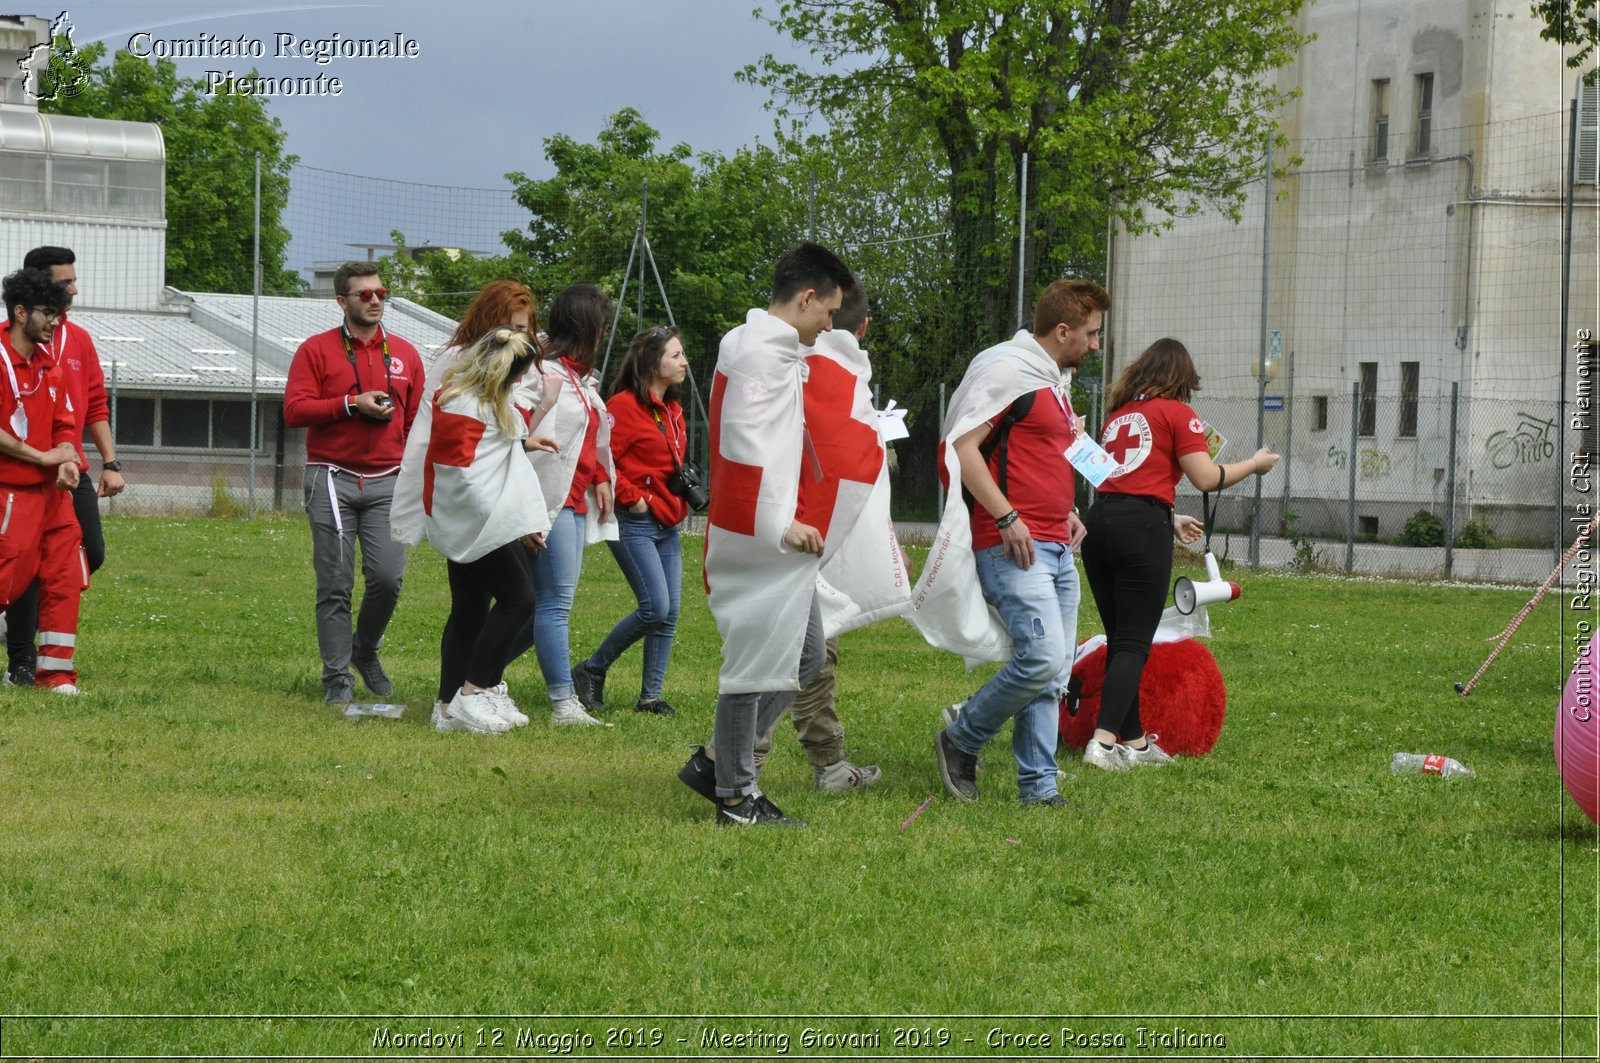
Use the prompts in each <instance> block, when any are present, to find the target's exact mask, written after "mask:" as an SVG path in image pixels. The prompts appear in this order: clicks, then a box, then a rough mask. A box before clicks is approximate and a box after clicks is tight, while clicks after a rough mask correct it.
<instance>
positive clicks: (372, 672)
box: [350, 653, 394, 698]
mask: <svg viewBox="0 0 1600 1063" xmlns="http://www.w3.org/2000/svg"><path fill="white" fill-rule="evenodd" d="M350 667H351V668H354V669H355V670H356V674H357V675H359V676H360V677H361V681H362V682H363V683H365V684H366V685H367V689H368V690H370V691H372V692H373V693H374V694H376V695H378V697H380V698H390V697H393V696H394V682H393V681H392V680H391V679H390V678H389V673H388V672H385V671H384V670H383V662H382V661H380V660H378V655H377V654H376V653H374V654H373V655H372V656H371V657H368V658H366V659H364V660H363V659H362V658H359V657H351V658H350Z"/></svg>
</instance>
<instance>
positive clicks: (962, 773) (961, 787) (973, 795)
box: [933, 731, 978, 801]
mask: <svg viewBox="0 0 1600 1063" xmlns="http://www.w3.org/2000/svg"><path fill="white" fill-rule="evenodd" d="M933 749H934V752H935V753H937V754H938V757H939V778H940V779H942V780H944V788H945V789H946V790H948V791H950V796H951V797H954V798H956V799H957V800H960V801H976V800H977V799H978V758H977V757H975V756H973V755H972V754H971V753H968V752H966V751H965V750H964V749H962V748H961V747H960V746H958V745H956V744H955V743H954V742H951V741H950V738H949V735H948V734H947V733H946V732H944V731H940V732H939V733H938V734H936V735H934V736H933Z"/></svg>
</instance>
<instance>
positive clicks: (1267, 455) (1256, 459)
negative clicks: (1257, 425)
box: [1250, 447, 1278, 476]
mask: <svg viewBox="0 0 1600 1063" xmlns="http://www.w3.org/2000/svg"><path fill="white" fill-rule="evenodd" d="M1250 460H1251V461H1252V462H1253V463H1254V464H1255V467H1256V475H1257V476H1265V475H1266V474H1267V473H1269V472H1271V471H1272V467H1273V466H1274V465H1276V464H1278V455H1276V454H1274V453H1273V452H1272V451H1270V450H1268V449H1267V448H1266V447H1262V448H1261V449H1260V450H1258V451H1256V452H1255V454H1253V455H1252V456H1251V458H1250Z"/></svg>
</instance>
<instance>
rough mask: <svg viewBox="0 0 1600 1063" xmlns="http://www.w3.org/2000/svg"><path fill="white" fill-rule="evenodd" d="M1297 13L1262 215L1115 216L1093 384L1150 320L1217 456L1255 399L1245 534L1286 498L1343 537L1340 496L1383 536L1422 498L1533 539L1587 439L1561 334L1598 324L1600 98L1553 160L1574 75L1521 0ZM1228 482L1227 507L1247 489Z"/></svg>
mask: <svg viewBox="0 0 1600 1063" xmlns="http://www.w3.org/2000/svg"><path fill="white" fill-rule="evenodd" d="M1299 18H1300V29H1301V30H1302V31H1303V32H1305V33H1309V34H1315V35H1316V36H1315V39H1314V40H1312V41H1311V42H1310V43H1309V44H1307V45H1306V46H1305V47H1304V48H1303V49H1302V51H1301V52H1300V54H1299V56H1298V58H1297V59H1296V61H1295V62H1294V63H1293V64H1292V65H1290V66H1288V67H1285V68H1284V69H1282V70H1281V71H1279V74H1278V84H1279V87H1280V88H1281V89H1283V90H1285V91H1289V90H1294V91H1296V92H1297V93H1298V95H1297V96H1296V97H1295V98H1294V99H1292V100H1291V101H1290V103H1289V104H1288V105H1287V106H1286V107H1285V109H1284V110H1283V112H1282V113H1281V114H1280V115H1279V116H1278V121H1279V124H1280V127H1281V129H1282V132H1283V134H1284V136H1285V137H1286V138H1287V141H1288V144H1287V150H1284V149H1282V148H1279V149H1275V152H1274V158H1273V165H1274V167H1275V168H1276V169H1278V170H1279V176H1278V178H1277V179H1275V180H1274V181H1273V182H1272V186H1271V188H1272V193H1273V198H1272V200H1271V202H1270V220H1269V217H1268V210H1269V207H1268V199H1267V197H1266V195H1265V194H1264V186H1263V184H1262V183H1260V182H1258V183H1257V184H1256V185H1255V186H1254V187H1253V188H1252V190H1251V194H1250V197H1249V200H1248V201H1247V203H1246V204H1245V207H1244V211H1243V218H1242V220H1241V221H1240V222H1239V223H1238V224H1234V223H1233V222H1232V221H1230V220H1229V219H1227V218H1225V217H1223V216H1221V215H1220V214H1219V213H1217V212H1216V211H1202V212H1200V213H1197V214H1195V215H1192V216H1188V217H1179V218H1174V219H1170V220H1171V222H1172V224H1171V227H1170V228H1169V229H1168V230H1166V231H1164V232H1161V233H1158V234H1150V235H1138V236H1133V235H1130V234H1128V233H1126V232H1125V231H1119V232H1116V233H1114V236H1113V241H1112V252H1111V274H1110V282H1111V289H1112V292H1113V293H1114V295H1115V298H1116V304H1115V306H1114V309H1113V314H1112V317H1111V321H1110V322H1109V326H1108V337H1109V348H1110V349H1109V353H1108V358H1107V367H1108V368H1107V373H1108V380H1109V378H1110V376H1111V375H1113V374H1114V373H1115V372H1116V371H1117V369H1118V368H1120V367H1121V366H1122V365H1125V364H1126V363H1127V362H1128V361H1130V360H1132V359H1133V358H1134V357H1136V356H1137V354H1138V352H1139V351H1140V350H1142V349H1143V348H1144V347H1145V346H1146V345H1147V344H1148V343H1150V342H1151V341H1153V340H1155V339H1158V338H1160V337H1162V336H1166V335H1172V336H1176V337H1178V338H1180V339H1182V340H1184V341H1185V342H1186V343H1187V344H1188V345H1189V347H1190V349H1191V351H1192V352H1193V353H1194V354H1195V357H1196V361H1197V363H1198V365H1199V368H1200V372H1201V374H1202V377H1203V378H1204V379H1203V387H1204V391H1203V393H1202V395H1201V396H1199V397H1198V398H1197V401H1196V406H1197V408H1199V409H1200V410H1201V412H1202V414H1203V415H1204V416H1207V417H1208V418H1211V419H1212V420H1213V421H1214V423H1215V424H1216V426H1217V427H1218V428H1219V429H1220V430H1221V431H1222V433H1223V435H1225V436H1227V437H1228V438H1229V439H1230V440H1232V441H1235V442H1232V443H1230V446H1229V450H1228V452H1227V454H1226V455H1225V457H1228V456H1231V457H1233V458H1241V457H1244V456H1246V455H1248V454H1249V453H1251V451H1252V450H1253V449H1254V441H1255V438H1256V423H1257V417H1258V411H1260V410H1261V408H1262V407H1263V406H1264V407H1265V411H1264V413H1260V414H1259V416H1261V417H1262V418H1263V419H1264V422H1265V439H1266V442H1267V445H1269V446H1272V447H1274V449H1278V450H1280V451H1282V452H1283V453H1284V454H1285V458H1286V460H1285V461H1284V462H1283V463H1281V464H1280V466H1279V469H1278V470H1277V471H1275V472H1274V473H1273V474H1272V476H1271V477H1269V478H1268V479H1267V481H1266V483H1265V485H1264V490H1265V494H1266V497H1267V498H1269V499H1271V500H1272V503H1273V504H1272V506H1270V507H1268V508H1267V509H1266V510H1265V511H1264V520H1263V527H1264V530H1266V531H1269V532H1276V531H1277V530H1278V525H1279V522H1280V517H1281V513H1282V511H1283V510H1286V509H1287V510H1292V511H1294V512H1295V513H1296V514H1298V515H1299V519H1300V520H1301V525H1300V526H1301V528H1303V529H1309V530H1311V531H1314V532H1317V533H1322V534H1334V535H1340V536H1342V535H1343V534H1344V530H1345V526H1346V521H1347V519H1349V518H1351V517H1354V523H1355V526H1356V528H1357V533H1358V535H1359V536H1361V537H1364V538H1385V539H1387V538H1391V537H1393V536H1395V535H1396V534H1398V532H1399V531H1400V530H1401V527H1402V526H1403V524H1404V522H1405V521H1406V520H1407V518H1409V517H1410V516H1411V515H1412V514H1413V513H1415V512H1416V511H1417V510H1418V509H1427V510H1430V511H1431V512H1433V513H1434V514H1436V515H1438V516H1440V517H1442V518H1445V519H1446V520H1448V521H1449V522H1450V524H1451V526H1453V527H1454V528H1456V529H1459V528H1462V527H1464V526H1465V525H1466V524H1467V523H1468V522H1469V521H1478V522H1481V523H1483V524H1486V525H1488V526H1489V527H1491V528H1493V529H1494V530H1495V531H1496V532H1497V533H1498V534H1499V535H1501V536H1502V537H1504V538H1509V539H1513V540H1524V541H1527V542H1529V543H1530V544H1531V543H1537V542H1551V541H1552V540H1553V539H1555V538H1558V537H1559V536H1560V535H1561V534H1562V532H1561V531H1560V530H1559V529H1558V521H1559V519H1560V518H1559V514H1560V513H1561V510H1562V509H1563V508H1564V507H1566V508H1570V507H1572V506H1574V505H1575V504H1576V503H1577V502H1579V501H1580V499H1579V497H1578V494H1579V492H1578V491H1577V490H1576V488H1574V486H1573V477H1571V476H1569V475H1568V466H1569V461H1568V458H1569V456H1570V455H1571V454H1572V453H1574V452H1592V451H1593V448H1594V433H1593V429H1592V418H1591V419H1590V421H1589V422H1588V423H1587V424H1584V423H1580V424H1579V426H1578V428H1577V429H1576V430H1575V429H1574V428H1573V425H1572V420H1573V413H1574V410H1575V398H1576V393H1577V389H1578V387H1579V385H1580V373H1581V372H1589V373H1591V374H1592V372H1593V364H1592V361H1591V362H1589V363H1588V364H1587V365H1580V363H1579V362H1578V361H1577V360H1576V358H1575V357H1574V355H1573V352H1572V351H1571V349H1570V348H1571V345H1572V343H1573V342H1574V339H1575V337H1576V336H1577V335H1578V330H1579V329H1581V328H1587V329H1589V330H1590V331H1591V332H1593V331H1594V330H1595V329H1596V326H1597V324H1600V322H1597V310H1600V308H1597V290H1600V289H1597V284H1600V278H1597V274H1596V266H1597V262H1596V247H1597V232H1596V219H1597V216H1600V213H1597V209H1596V203H1597V201H1596V172H1595V151H1594V144H1595V117H1596V112H1597V111H1600V107H1597V106H1596V103H1597V102H1600V99H1597V95H1596V92H1595V89H1594V88H1593V87H1592V86H1591V87H1587V88H1583V89H1582V92H1581V95H1582V102H1583V106H1584V109H1583V114H1582V118H1581V121H1580V124H1581V125H1582V126H1583V131H1582V136H1581V138H1580V145H1581V150H1580V151H1579V153H1578V154H1579V156H1580V158H1581V160H1583V161H1582V165H1581V167H1579V166H1575V165H1573V160H1572V159H1571V158H1569V135H1570V133H1571V125H1570V122H1569V114H1570V108H1571V104H1572V101H1574V100H1575V99H1576V98H1578V97H1579V96H1580V83H1579V82H1580V75H1579V73H1578V72H1575V71H1571V70H1568V69H1567V68H1566V66H1565V65H1564V62H1563V60H1564V56H1563V53H1562V50H1561V48H1560V47H1559V46H1557V45H1555V44H1553V43H1551V42H1548V41H1544V40H1541V39H1540V37H1539V30H1540V29H1541V27H1542V24H1541V23H1540V22H1539V21H1538V20H1537V19H1535V18H1534V17H1533V16H1532V15H1531V14H1530V12H1529V5H1528V4H1527V3H1526V0H1437V2H1434V3H1428V4H1419V3H1415V2H1414V0H1308V2H1307V3H1306V5H1305V7H1304V8H1303V9H1302V11H1301V14H1300V16H1299ZM1574 177H1575V182H1574V181H1573V178H1574ZM1569 189H1570V191H1571V192H1572V194H1573V199H1574V208H1573V209H1572V210H1571V211H1570V219H1571V247H1572V254H1571V256H1570V267H1571V275H1570V281H1569V282H1568V283H1567V284H1566V285H1565V287H1564V284H1563V274H1564V268H1565V266H1566V264H1567V262H1566V256H1564V254H1563V247H1564V239H1565V233H1566V226H1567V220H1568V216H1569V212H1568V211H1567V210H1566V209H1564V197H1565V196H1566V195H1567V193H1568V191H1569ZM1264 258H1265V268H1264V266H1263V259H1264ZM1263 276H1265V285H1266V299H1265V306H1264V307H1263V297H1262V288H1263ZM1564 293H1565V294H1567V295H1568V296H1569V298H1566V299H1564V298H1563V295H1564ZM1564 310H1565V312H1566V319H1567V320H1566V327H1565V332H1563V311H1564ZM1263 319H1264V320H1263ZM1263 353H1265V354H1266V355H1267V357H1268V359H1269V363H1270V364H1269V365H1268V377H1269V383H1268V385H1267V387H1266V388H1265V392H1266V401H1265V403H1262V402H1261V401H1260V400H1259V395H1260V392H1259V391H1258V384H1257V379H1256V376H1255V372H1254V371H1255V370H1256V369H1257V367H1258V365H1259V362H1260V360H1261V358H1262V356H1263ZM1453 388H1454V389H1455V390H1456V391H1457V392H1458V394H1459V397H1460V401H1459V405H1458V406H1456V407H1455V408H1454V410H1452V403H1451V394H1452V389H1453ZM1452 412H1453V413H1454V416H1455V432H1454V433H1453V434H1452V431H1451V427H1452ZM1352 436H1353V437H1354V443H1353V445H1352ZM1352 481H1353V482H1354V484H1355V487H1354V491H1353V492H1352V490H1351V483H1352ZM1230 495H1232V496H1233V497H1231V498H1229V499H1227V507H1226V508H1225V510H1224V513H1225V517H1224V519H1225V520H1231V521H1233V522H1234V523H1235V524H1236V525H1241V524H1243V523H1244V522H1245V521H1247V519H1248V518H1247V515H1246V512H1245V510H1246V507H1247V502H1248V498H1247V497H1246V493H1245V492H1241V491H1240V490H1239V489H1235V490H1234V491H1233V492H1230ZM1451 498H1453V500H1454V503H1455V505H1454V506H1453V507H1450V506H1448V505H1447V501H1448V500H1450V499H1451ZM1567 538H1569V539H1570V535H1568V536H1567Z"/></svg>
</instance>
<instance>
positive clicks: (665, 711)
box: [633, 698, 678, 716]
mask: <svg viewBox="0 0 1600 1063" xmlns="http://www.w3.org/2000/svg"><path fill="white" fill-rule="evenodd" d="M633 711H634V712H650V713H654V714H655V715H657V716H676V715H678V710H677V709H675V708H673V707H672V706H671V705H668V704H667V703H666V702H664V701H662V700H661V699H660V698H640V699H639V704H637V705H635V706H634V707H633Z"/></svg>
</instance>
